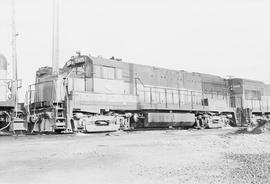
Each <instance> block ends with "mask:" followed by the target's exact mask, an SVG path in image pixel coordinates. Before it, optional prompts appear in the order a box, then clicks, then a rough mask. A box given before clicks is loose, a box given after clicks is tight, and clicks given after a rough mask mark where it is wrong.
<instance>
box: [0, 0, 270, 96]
mask: <svg viewBox="0 0 270 184" xmlns="http://www.w3.org/2000/svg"><path fill="white" fill-rule="evenodd" d="M0 8H1V11H0V53H2V54H4V55H5V56H6V57H7V58H8V61H9V62H10V66H9V69H11V44H10V43H11V26H10V24H11V0H0ZM16 23H17V31H18V33H19V37H18V38H17V51H18V75H19V78H21V79H22V80H23V86H24V87H23V89H21V90H20V98H21V99H20V101H22V100H24V99H23V97H24V94H25V90H26V89H27V86H28V85H29V84H30V83H34V80H35V71H36V70H37V69H38V68H39V67H42V66H51V58H52V57H51V55H52V0H16ZM77 50H80V51H81V52H82V54H89V53H90V54H91V55H96V56H97V55H102V56H103V57H106V58H109V57H111V56H116V57H119V58H123V60H124V61H127V62H133V63H140V64H147V65H155V66H160V67H166V68H171V69H178V70H187V71H191V72H202V73H210V74H216V75H219V76H222V77H226V76H228V75H232V76H235V77H241V78H248V79H254V80H261V81H264V82H266V83H270V1H269V0H201V1H200V0H188V1H187V0H166V1H165V0H162V1H161V0H136V1H135V0H133V1H128V0H91V1H89V0H60V66H63V65H64V63H65V62H66V61H67V60H68V59H69V58H70V56H71V55H74V54H75V52H76V51H77ZM9 73H11V71H9Z"/></svg>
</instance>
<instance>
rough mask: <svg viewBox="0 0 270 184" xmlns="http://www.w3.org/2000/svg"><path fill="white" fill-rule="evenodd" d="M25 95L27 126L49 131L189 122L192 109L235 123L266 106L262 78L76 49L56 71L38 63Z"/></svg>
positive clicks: (269, 95)
mask: <svg viewBox="0 0 270 184" xmlns="http://www.w3.org/2000/svg"><path fill="white" fill-rule="evenodd" d="M26 97H27V98H26V99H27V100H26V107H27V109H28V117H29V118H28V119H29V121H30V122H31V125H32V130H35V131H55V132H63V131H67V132H73V131H86V132H95V131H110V130H111V131H112V130H116V129H119V128H123V129H137V128H157V127H158V128H165V127H192V126H194V124H195V119H196V118H197V117H198V114H216V115H222V116H225V117H229V119H230V120H231V124H232V125H237V124H239V122H240V121H242V120H241V117H242V114H243V112H244V109H246V108H251V109H253V110H254V111H256V113H267V112H268V113H269V109H270V107H269V106H270V93H269V85H266V84H264V83H262V82H257V81H251V80H245V79H237V78H233V79H224V78H222V77H219V76H215V75H210V74H203V73H195V72H187V71H183V70H170V69H165V68H160V67H154V66H146V65H140V64H134V63H128V62H123V61H122V60H121V59H116V58H114V57H112V58H110V59H105V58H103V57H94V56H90V55H81V54H80V53H79V52H78V53H77V55H76V56H73V57H71V59H69V60H68V61H67V62H66V63H65V65H64V66H63V68H60V69H59V72H58V73H57V74H54V73H53V72H52V68H51V67H42V68H39V69H38V71H37V72H36V81H35V84H33V85H30V86H29V90H28V92H27V96H26ZM217 123H218V122H217ZM212 126H219V125H215V123H212ZM30 127H31V126H30Z"/></svg>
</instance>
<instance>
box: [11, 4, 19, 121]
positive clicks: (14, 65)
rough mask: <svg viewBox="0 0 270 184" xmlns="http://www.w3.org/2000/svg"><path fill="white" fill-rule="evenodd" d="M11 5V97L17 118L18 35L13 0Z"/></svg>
mask: <svg viewBox="0 0 270 184" xmlns="http://www.w3.org/2000/svg"><path fill="white" fill-rule="evenodd" d="M11 3H12V5H11V6H12V15H11V16H12V17H11V18H12V24H11V26H12V41H11V45H12V80H13V83H12V90H11V91H12V96H13V99H14V101H15V112H16V115H15V116H16V117H17V103H18V74H17V48H16V37H17V36H18V33H17V31H16V23H15V0H12V1H11Z"/></svg>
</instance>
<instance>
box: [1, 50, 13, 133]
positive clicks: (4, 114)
mask: <svg viewBox="0 0 270 184" xmlns="http://www.w3.org/2000/svg"><path fill="white" fill-rule="evenodd" d="M7 65H8V63H7V59H6V58H5V56H4V55H1V54H0V131H2V130H6V129H8V128H9V125H10V123H11V116H12V113H13V112H14V109H15V100H14V98H12V96H11V91H10V90H11V89H10V86H11V85H10V84H11V81H12V80H10V79H8V77H7Z"/></svg>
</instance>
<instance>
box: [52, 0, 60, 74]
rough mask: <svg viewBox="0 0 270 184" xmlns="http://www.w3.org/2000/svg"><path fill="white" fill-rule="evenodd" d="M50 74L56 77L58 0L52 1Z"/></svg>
mask: <svg viewBox="0 0 270 184" xmlns="http://www.w3.org/2000/svg"><path fill="white" fill-rule="evenodd" d="M52 23H53V25H52V27H53V30H52V73H53V74H55V75H58V68H59V0H53V20H52Z"/></svg>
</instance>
